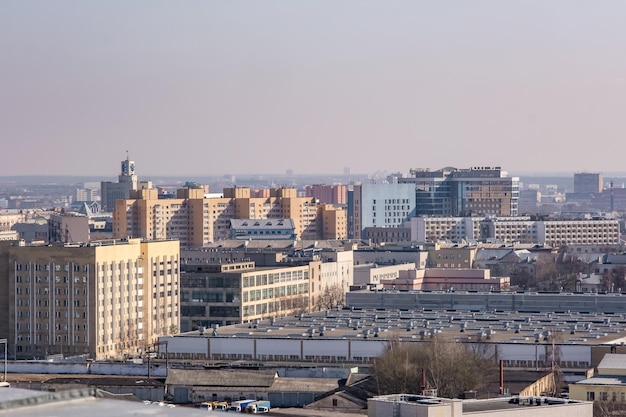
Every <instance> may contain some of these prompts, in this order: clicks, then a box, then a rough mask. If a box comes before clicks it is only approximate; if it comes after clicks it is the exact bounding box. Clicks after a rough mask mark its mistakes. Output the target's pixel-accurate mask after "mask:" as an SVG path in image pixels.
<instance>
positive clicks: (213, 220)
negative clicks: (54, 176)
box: [113, 187, 330, 248]
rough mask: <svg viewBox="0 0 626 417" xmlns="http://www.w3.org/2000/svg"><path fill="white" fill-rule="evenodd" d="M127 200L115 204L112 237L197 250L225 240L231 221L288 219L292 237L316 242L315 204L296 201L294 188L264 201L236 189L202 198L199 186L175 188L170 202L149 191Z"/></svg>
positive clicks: (305, 199)
mask: <svg viewBox="0 0 626 417" xmlns="http://www.w3.org/2000/svg"><path fill="white" fill-rule="evenodd" d="M130 196H131V198H129V199H126V200H118V201H117V203H116V209H115V212H114V215H113V233H114V236H115V237H116V238H122V237H125V236H130V237H143V238H148V239H177V240H180V244H181V247H183V248H187V247H201V246H204V245H206V244H208V243H211V242H216V241H219V240H224V239H230V237H231V230H230V228H231V224H230V223H231V222H230V221H231V220H232V219H251V220H252V219H292V220H293V224H294V231H295V234H296V237H297V238H299V239H319V238H320V228H319V227H320V226H319V222H318V213H317V206H318V204H317V202H316V200H315V199H314V198H312V197H298V196H297V192H296V189H295V188H278V189H270V190H269V197H251V191H250V189H249V188H242V187H235V188H225V189H224V192H223V196H222V197H211V196H206V197H205V194H204V190H203V189H202V188H193V187H187V188H181V189H179V190H177V195H176V198H174V199H160V198H159V196H158V193H157V192H156V190H154V189H147V190H137V191H133V192H131V193H130ZM322 238H326V237H323V236H322ZM329 238H330V237H329Z"/></svg>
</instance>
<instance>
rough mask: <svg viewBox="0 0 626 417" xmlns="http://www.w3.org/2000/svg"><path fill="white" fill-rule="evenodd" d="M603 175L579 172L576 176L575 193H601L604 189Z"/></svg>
mask: <svg viewBox="0 0 626 417" xmlns="http://www.w3.org/2000/svg"><path fill="white" fill-rule="evenodd" d="M603 181H604V179H603V176H602V174H601V173H591V172H577V173H575V174H574V192H575V193H588V194H591V193H601V192H602V189H603V188H604V182H603Z"/></svg>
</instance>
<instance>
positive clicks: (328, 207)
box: [317, 204, 348, 240]
mask: <svg viewBox="0 0 626 417" xmlns="http://www.w3.org/2000/svg"><path fill="white" fill-rule="evenodd" d="M317 211H318V214H317V218H318V219H319V221H320V223H321V228H320V229H321V234H320V235H319V237H320V238H321V239H324V240H344V239H347V238H348V214H347V212H346V210H344V209H342V208H338V207H336V206H333V205H332V204H320V205H319V206H318V209H317Z"/></svg>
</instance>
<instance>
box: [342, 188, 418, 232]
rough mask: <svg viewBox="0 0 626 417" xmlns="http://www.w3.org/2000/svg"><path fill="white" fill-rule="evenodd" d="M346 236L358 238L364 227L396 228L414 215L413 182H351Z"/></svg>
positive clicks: (402, 225)
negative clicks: (348, 224)
mask: <svg viewBox="0 0 626 417" xmlns="http://www.w3.org/2000/svg"><path fill="white" fill-rule="evenodd" d="M350 193H351V194H352V199H351V200H352V202H351V204H350V207H349V214H348V215H349V216H350V217H351V220H350V221H349V223H350V225H351V230H349V231H348V238H351V239H352V238H355V239H360V238H363V237H364V236H365V229H366V228H368V227H385V228H399V227H404V223H405V222H406V221H408V220H409V219H410V218H411V217H413V216H414V215H415V187H414V185H413V184H395V183H393V184H390V183H362V184H354V185H353V189H352V191H351V192H350Z"/></svg>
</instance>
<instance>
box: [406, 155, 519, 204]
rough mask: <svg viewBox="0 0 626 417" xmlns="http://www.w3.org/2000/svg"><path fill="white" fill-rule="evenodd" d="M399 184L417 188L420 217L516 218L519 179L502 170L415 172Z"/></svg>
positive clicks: (475, 168) (449, 169) (473, 168)
mask: <svg viewBox="0 0 626 417" xmlns="http://www.w3.org/2000/svg"><path fill="white" fill-rule="evenodd" d="M397 181H398V182H399V183H410V184H414V185H415V192H416V202H415V204H416V206H415V213H416V215H430V216H484V215H490V214H491V215H498V216H516V215H517V214H518V200H519V178H518V177H509V176H508V173H507V172H506V171H503V170H502V169H501V168H500V167H472V168H469V169H457V168H452V167H446V168H443V169H440V170H438V171H430V170H429V169H423V168H422V169H412V170H411V176H410V177H399V178H397Z"/></svg>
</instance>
